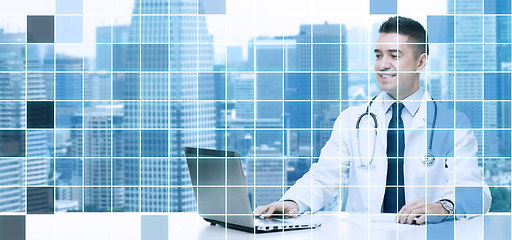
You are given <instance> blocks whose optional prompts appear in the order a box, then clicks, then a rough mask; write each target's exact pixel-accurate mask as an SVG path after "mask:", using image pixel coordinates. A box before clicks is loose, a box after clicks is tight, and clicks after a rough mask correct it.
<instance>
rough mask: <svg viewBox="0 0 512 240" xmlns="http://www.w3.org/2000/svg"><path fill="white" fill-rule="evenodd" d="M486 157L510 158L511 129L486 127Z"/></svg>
mask: <svg viewBox="0 0 512 240" xmlns="http://www.w3.org/2000/svg"><path fill="white" fill-rule="evenodd" d="M484 142H485V144H484V154H485V156H484V157H506V158H510V157H511V155H510V153H511V151H510V130H489V129H484Z"/></svg>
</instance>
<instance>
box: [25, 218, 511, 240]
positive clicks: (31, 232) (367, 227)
mask: <svg viewBox="0 0 512 240" xmlns="http://www.w3.org/2000/svg"><path fill="white" fill-rule="evenodd" d="M141 215H168V216H169V239H180V240H181V239H192V240H206V239H208V240H216V239H219V240H220V239H236V240H244V239H251V240H254V239H293V240H301V239H320V240H327V239H357V240H365V239H379V240H386V239H393V240H397V239H414V240H419V239H429V240H430V239H436V240H437V239H464V240H468V239H484V235H485V239H486V240H487V239H493V240H494V239H510V228H511V223H510V215H502V216H499V217H502V218H498V219H500V220H499V221H494V222H492V224H487V223H490V222H489V220H485V221H486V225H485V231H484V224H483V222H484V217H476V218H472V219H469V220H465V219H463V220H457V221H455V222H453V221H451V222H444V223H440V224H429V226H428V229H427V226H425V225H420V226H412V225H403V224H397V223H395V222H394V215H393V214H379V215H373V216H370V215H356V214H349V213H340V212H319V213H316V214H314V215H310V216H309V217H311V218H314V219H317V220H319V221H320V222H321V223H322V226H320V227H319V228H317V229H312V230H310V229H308V230H296V231H285V232H273V233H261V234H252V233H247V232H242V231H238V230H233V229H226V228H223V227H221V226H212V225H210V224H209V223H208V222H205V221H204V220H203V219H202V218H201V217H199V215H198V214H197V213H170V214H165V213H140V214H139V213H59V214H54V215H28V216H27V226H26V227H27V239H28V240H35V239H37V240H46V239H66V240H68V239H87V240H89V239H94V240H100V239H109V240H110V239H122V240H128V239H134V240H135V239H140V228H141V227H140V226H141V224H140V223H141V217H140V216H141ZM486 217H487V216H486ZM507 217H508V218H507ZM502 219H509V220H508V222H507V221H502ZM450 232H451V233H450ZM427 233H428V237H427Z"/></svg>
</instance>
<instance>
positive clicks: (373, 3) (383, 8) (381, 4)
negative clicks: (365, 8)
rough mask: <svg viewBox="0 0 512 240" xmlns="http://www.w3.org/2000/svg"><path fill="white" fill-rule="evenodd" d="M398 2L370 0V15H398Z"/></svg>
mask: <svg viewBox="0 0 512 240" xmlns="http://www.w3.org/2000/svg"><path fill="white" fill-rule="evenodd" d="M396 13H397V0H370V14H396Z"/></svg>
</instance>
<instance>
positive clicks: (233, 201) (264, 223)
mask: <svg viewBox="0 0 512 240" xmlns="http://www.w3.org/2000/svg"><path fill="white" fill-rule="evenodd" d="M185 156H186V158H187V164H188V169H189V172H190V178H191V180H192V186H193V189H194V193H195V196H196V201H197V210H198V212H199V215H200V216H201V217H202V218H203V219H204V220H206V221H207V222H210V223H211V224H212V225H215V224H218V225H221V226H225V227H228V228H233V229H238V230H243V231H247V232H253V233H261V232H273V231H282V230H297V229H312V228H316V227H318V226H320V224H318V223H315V222H312V219H311V218H308V217H306V216H299V217H297V218H283V217H280V218H277V217H272V218H265V219H262V218H259V217H254V214H253V209H252V207H251V202H250V199H249V194H248V192H247V187H246V185H245V176H244V171H243V169H242V162H241V159H240V155H239V154H238V153H237V152H231V151H220V150H213V149H202V148H191V147H186V148H185Z"/></svg>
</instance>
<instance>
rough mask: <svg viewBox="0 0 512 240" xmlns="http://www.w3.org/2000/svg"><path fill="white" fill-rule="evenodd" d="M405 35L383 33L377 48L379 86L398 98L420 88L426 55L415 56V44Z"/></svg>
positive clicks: (376, 70)
mask: <svg viewBox="0 0 512 240" xmlns="http://www.w3.org/2000/svg"><path fill="white" fill-rule="evenodd" d="M408 38H409V37H408V36H406V35H400V34H396V33H381V34H380V35H379V38H378V39H377V45H376V47H375V50H374V52H375V66H374V70H375V74H376V76H377V82H378V83H379V86H380V89H381V90H382V91H385V92H387V93H388V94H389V95H391V96H392V97H394V98H395V99H404V98H406V97H408V96H409V95H411V94H413V93H414V92H415V91H416V90H417V89H418V88H419V73H420V71H421V70H423V68H424V67H425V64H426V54H422V55H420V56H419V57H418V58H416V57H415V54H414V51H415V50H416V45H411V44H407V39H408Z"/></svg>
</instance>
